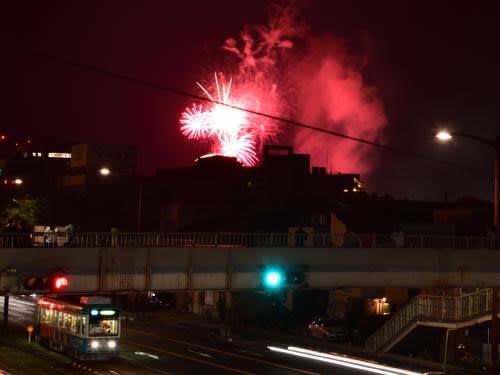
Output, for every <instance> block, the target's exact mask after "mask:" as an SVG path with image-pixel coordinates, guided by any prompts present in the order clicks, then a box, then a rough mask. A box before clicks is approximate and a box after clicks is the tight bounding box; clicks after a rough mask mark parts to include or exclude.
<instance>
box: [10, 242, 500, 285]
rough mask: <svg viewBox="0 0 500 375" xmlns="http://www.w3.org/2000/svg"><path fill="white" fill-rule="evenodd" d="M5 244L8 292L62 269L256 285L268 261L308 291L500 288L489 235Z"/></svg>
mask: <svg viewBox="0 0 500 375" xmlns="http://www.w3.org/2000/svg"><path fill="white" fill-rule="evenodd" d="M0 244H1V246H0V247H1V248H0V294H25V293H26V290H25V288H24V281H25V280H26V278H27V277H30V276H33V275H37V276H40V275H47V274H49V273H50V272H53V271H54V270H63V271H64V272H65V273H66V275H67V276H68V277H69V279H70V280H71V282H70V285H69V286H68V288H67V289H66V291H67V292H72V293H114V292H127V291H138V292H141V291H150V290H155V291H160V290H164V291H189V290H225V291H231V290H235V291H237V290H256V289H259V288H261V287H262V283H261V278H262V270H263V268H265V267H268V266H275V267H276V266H277V267H283V268H287V269H294V268H298V269H301V270H303V272H304V276H305V282H304V283H303V285H302V287H304V288H310V289H333V288H338V287H408V288H410V287H417V288H426V287H474V288H484V287H500V257H499V256H498V255H499V254H500V241H498V240H496V239H491V238H483V237H443V236H423V235H419V236H403V237H394V236H387V235H374V234H370V235H351V236H350V237H349V238H348V237H345V236H344V237H342V238H341V237H339V236H335V237H334V236H330V235H329V234H327V235H324V234H322V235H314V236H305V237H303V238H297V236H290V235H289V234H287V233H284V234H279V233H278V234H276V233H258V234H241V233H175V234H165V233H133V234H131V233H80V234H79V235H77V236H74V237H73V238H72V239H71V241H70V242H68V243H67V242H63V241H59V239H57V240H54V241H51V242H50V244H52V245H53V247H37V246H35V245H36V244H37V241H36V240H35V238H34V236H33V235H29V236H28V235H26V236H19V235H18V236H17V237H9V238H7V237H5V236H4V237H3V238H2V241H1V242H0ZM15 246H22V247H15ZM27 246H30V247H27Z"/></svg>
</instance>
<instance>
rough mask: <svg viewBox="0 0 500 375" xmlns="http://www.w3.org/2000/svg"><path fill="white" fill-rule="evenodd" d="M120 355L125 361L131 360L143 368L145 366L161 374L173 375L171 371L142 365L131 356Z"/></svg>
mask: <svg viewBox="0 0 500 375" xmlns="http://www.w3.org/2000/svg"><path fill="white" fill-rule="evenodd" d="M120 357H121V358H123V359H125V360H126V361H127V362H132V363H133V364H134V365H135V366H139V367H144V368H147V369H148V370H151V371H153V372H157V373H159V374H163V375H174V374H172V373H171V372H167V371H163V370H160V369H157V368H154V367H151V366H148V365H144V364H142V363H140V362H138V361H137V360H135V359H133V358H127V357H126V356H124V355H123V354H120Z"/></svg>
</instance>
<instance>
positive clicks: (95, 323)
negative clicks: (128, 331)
mask: <svg viewBox="0 0 500 375" xmlns="http://www.w3.org/2000/svg"><path fill="white" fill-rule="evenodd" d="M116 335H118V319H106V318H105V319H102V318H98V319H92V318H90V326H89V336H116Z"/></svg>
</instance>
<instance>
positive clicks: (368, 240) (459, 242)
mask: <svg viewBox="0 0 500 375" xmlns="http://www.w3.org/2000/svg"><path fill="white" fill-rule="evenodd" d="M42 246H44V247H83V248H85V247H129V248H131V247H192V246H200V247H201V246H203V247H320V248H420V249H422V248H429V249H497V250H498V249H500V238H492V237H486V236H476V237H471V236H438V235H424V234H422V235H418V234H416V235H414V234H411V235H405V234H401V233H397V234H392V235H390V234H363V233H347V234H342V235H336V234H330V233H314V234H305V233H295V234H290V233H236V232H176V233H157V232H144V233H134V232H80V233H74V234H71V235H69V234H67V233H65V232H62V231H60V232H56V233H54V232H50V233H44V232H34V233H2V234H0V248H9V247H42Z"/></svg>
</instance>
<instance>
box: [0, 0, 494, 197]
mask: <svg viewBox="0 0 500 375" xmlns="http://www.w3.org/2000/svg"><path fill="white" fill-rule="evenodd" d="M299 5H300V9H301V15H302V17H303V20H304V22H305V23H307V25H308V33H309V34H310V35H316V36H323V37H325V36H326V37H331V38H335V39H336V40H342V41H343V42H344V43H345V45H346V46H347V47H346V48H348V49H349V54H351V55H355V56H361V57H362V60H363V68H362V73H363V78H364V80H365V82H366V83H367V84H368V85H370V86H372V87H376V89H377V96H378V98H379V99H380V100H381V102H382V103H383V107H384V109H385V113H386V116H387V123H388V125H387V127H386V128H385V130H384V131H383V134H381V135H380V136H381V138H380V139H379V140H380V141H383V142H384V143H386V144H388V145H391V146H393V147H396V148H399V149H403V150H410V151H413V152H416V153H420V154H424V155H427V156H429V157H432V158H435V159H441V160H446V161H450V162H453V163H456V164H457V166H449V165H443V164H439V163H435V162H429V161H426V160H423V159H412V158H408V157H405V156H403V155H399V154H394V153H388V152H382V151H371V152H373V160H375V161H376V162H374V163H375V164H374V165H373V166H372V167H373V168H372V172H371V173H370V174H368V175H366V176H365V180H366V182H367V189H368V191H370V192H378V193H381V194H384V193H389V194H391V195H394V196H395V197H397V198H409V199H422V200H427V199H430V200H439V199H443V198H444V195H445V193H448V198H449V199H455V198H457V197H459V196H471V195H472V196H476V197H478V198H481V199H490V197H491V195H492V193H491V191H492V165H493V155H492V153H491V152H490V151H489V150H488V149H486V148H485V147H484V146H478V145H476V144H474V143H473V142H471V141H469V140H465V139H456V141H455V142H453V143H452V144H448V145H439V144H436V143H435V142H434V140H433V138H432V133H433V130H434V129H435V128H436V126H437V125H438V124H440V123H446V124H448V126H449V127H450V128H457V129H458V128H459V129H461V130H462V131H465V132H469V133H473V134H478V135H482V136H484V137H495V136H496V135H500V125H499V124H500V103H499V94H498V87H499V85H500V58H499V44H498V35H499V32H498V26H497V24H498V20H499V19H500V12H499V11H498V10H497V7H496V6H495V4H494V3H493V2H486V1H484V2H474V3H470V2H469V3H468V6H466V5H460V4H459V2H457V1H454V2H451V1H450V2H448V1H440V2H437V3H436V2H420V1H411V2H410V1H409V2H403V1H394V2H390V1H383V2H373V1H366V2H360V1H349V2H346V1H327V0H325V1H309V2H299ZM2 13H3V16H4V21H3V23H4V30H5V31H6V32H2V34H3V35H4V38H5V40H4V43H2V45H3V48H4V53H3V54H2V55H3V57H2V59H1V62H0V68H1V72H2V76H3V78H2V91H3V92H4V100H3V106H2V115H3V116H2V123H1V125H0V132H1V131H3V132H6V133H7V134H8V135H9V137H10V139H15V138H20V137H24V136H31V137H32V138H33V141H34V143H35V145H36V144H40V145H42V144H61V143H65V142H69V143H80V142H94V143H136V144H138V145H139V148H140V152H141V169H142V170H143V171H145V172H146V173H154V170H155V169H156V168H158V167H175V166H183V165H190V164H191V163H192V161H193V160H194V159H195V158H196V157H197V156H199V154H200V153H201V152H203V151H205V150H204V147H205V146H203V145H199V144H195V143H192V142H189V141H187V140H186V139H185V138H184V137H183V136H182V134H181V133H180V131H179V124H178V120H179V118H180V114H181V112H182V111H183V109H184V108H185V107H186V106H187V105H188V103H189V100H188V99H186V98H182V97H176V96H172V95H166V94H164V93H160V92H157V91H154V90H152V89H150V88H147V87H141V86H138V85H134V84H132V83H130V82H127V81H120V80H116V79H112V78H109V77H106V76H102V75H99V74H96V73H93V72H88V71H83V70H80V69H75V68H74V67H71V66H67V65H64V64H59V63H57V62H55V61H51V60H47V59H44V58H40V57H37V56H35V55H33V54H32V53H31V52H33V51H43V52H45V53H48V54H51V55H56V56H61V57H62V58H65V59H69V60H71V61H74V62H78V63H83V64H90V65H94V66H98V67H101V68H103V69H107V70H109V71H112V72H116V73H119V74H125V75H128V76H132V77H136V78H139V79H143V80H147V81H151V82H155V83H157V84H158V85H161V86H165V87H172V88H177V89H180V90H184V91H190V92H193V93H196V94H198V92H197V91H196V88H195V87H194V81H195V80H198V79H202V78H203V77H204V76H206V75H207V74H210V73H211V72H212V71H214V70H216V69H220V66H221V65H220V64H221V63H222V62H224V61H226V60H225V56H224V51H223V50H222V48H221V46H222V45H223V43H224V41H225V40H226V39H227V38H228V37H235V38H236V37H238V35H239V33H240V31H241V30H242V29H243V27H244V26H245V25H255V24H265V23H266V22H267V17H268V2H266V1H257V0H252V1H236V0H233V1H210V2H209V1H190V0H183V1H148V2H126V1H106V2H103V1H71V2H67V1H51V2H33V1H26V2H24V1H16V2H15V4H14V2H12V4H10V5H9V6H7V7H6V5H5V4H4V5H3V9H2ZM297 48H300V46H298V47H297ZM315 125H317V126H321V124H315ZM359 147H368V146H359ZM338 169H339V170H342V167H341V166H338Z"/></svg>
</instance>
